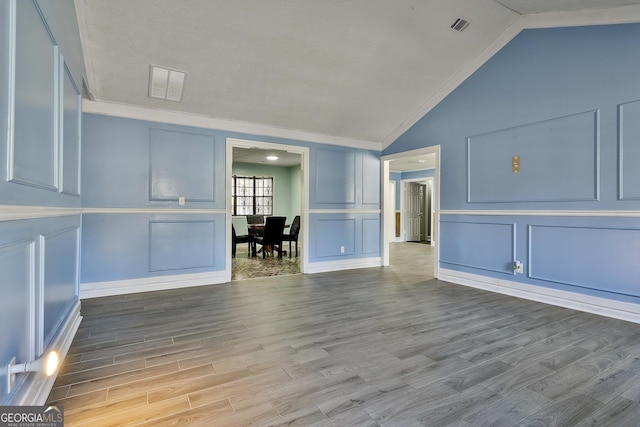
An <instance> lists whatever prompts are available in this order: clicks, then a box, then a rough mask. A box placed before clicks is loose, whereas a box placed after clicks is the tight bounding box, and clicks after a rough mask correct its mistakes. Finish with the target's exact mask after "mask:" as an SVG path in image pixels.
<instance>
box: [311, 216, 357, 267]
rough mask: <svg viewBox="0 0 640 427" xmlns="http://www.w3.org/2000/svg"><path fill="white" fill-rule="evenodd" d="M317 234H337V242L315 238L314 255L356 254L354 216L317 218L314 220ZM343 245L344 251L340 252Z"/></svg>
mask: <svg viewBox="0 0 640 427" xmlns="http://www.w3.org/2000/svg"><path fill="white" fill-rule="evenodd" d="M314 222H315V229H316V234H317V235H318V236H331V235H339V236H340V241H339V242H331V243H328V242H327V241H326V240H324V239H319V238H318V239H316V241H315V246H316V251H315V254H316V257H317V258H327V257H335V256H349V255H355V254H356V219H355V218H324V219H323V218H318V219H316V220H315V221H314ZM340 246H344V249H345V250H344V252H340Z"/></svg>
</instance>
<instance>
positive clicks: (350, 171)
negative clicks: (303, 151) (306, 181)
mask: <svg viewBox="0 0 640 427" xmlns="http://www.w3.org/2000/svg"><path fill="white" fill-rule="evenodd" d="M315 163H316V168H315V171H316V177H315V183H316V185H315V200H314V202H315V203H321V204H325V203H326V204H336V205H348V204H355V203H356V153H355V152H353V151H343V150H330V149H324V148H323V149H318V150H317V151H316V158H315Z"/></svg>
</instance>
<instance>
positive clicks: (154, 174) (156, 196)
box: [149, 129, 220, 202]
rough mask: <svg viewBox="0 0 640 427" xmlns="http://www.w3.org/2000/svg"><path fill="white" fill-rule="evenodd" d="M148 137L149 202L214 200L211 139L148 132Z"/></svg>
mask: <svg viewBox="0 0 640 427" xmlns="http://www.w3.org/2000/svg"><path fill="white" fill-rule="evenodd" d="M149 138H150V148H149V155H150V168H149V173H150V177H149V183H150V186H151V188H150V199H151V200H158V201H162V200H177V199H178V197H180V196H184V197H185V199H186V201H191V202H215V201H216V200H215V196H216V194H215V191H214V186H215V184H214V181H215V179H216V178H217V176H216V174H215V173H214V163H215V158H214V143H215V138H214V137H213V136H211V135H202V134H196V133H189V132H176V131H167V130H160V129H150V131H149ZM217 175H220V174H217Z"/></svg>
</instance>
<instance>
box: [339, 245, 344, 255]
mask: <svg viewBox="0 0 640 427" xmlns="http://www.w3.org/2000/svg"><path fill="white" fill-rule="evenodd" d="M340 253H341V254H343V253H344V246H340Z"/></svg>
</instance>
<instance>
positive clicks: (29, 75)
mask: <svg viewBox="0 0 640 427" xmlns="http://www.w3.org/2000/svg"><path fill="white" fill-rule="evenodd" d="M16 16H17V17H16V37H15V61H14V67H15V73H14V82H15V84H14V105H13V126H12V128H11V134H12V137H10V138H9V147H8V148H9V150H8V152H9V180H10V181H11V182H16V183H20V184H25V185H30V186H34V187H40V188H45V189H49V190H57V186H58V176H57V174H58V150H57V143H58V141H57V137H58V135H57V129H58V127H57V114H58V105H57V98H56V90H57V85H56V82H57V81H58V77H59V66H58V60H59V54H58V50H57V47H56V46H55V42H54V40H53V39H52V38H51V36H50V34H49V31H48V29H47V28H46V26H45V24H44V22H43V21H42V19H41V18H40V15H39V13H38V10H37V9H36V6H35V4H34V3H33V2H31V1H17V2H16ZM10 126H11V125H10Z"/></svg>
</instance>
